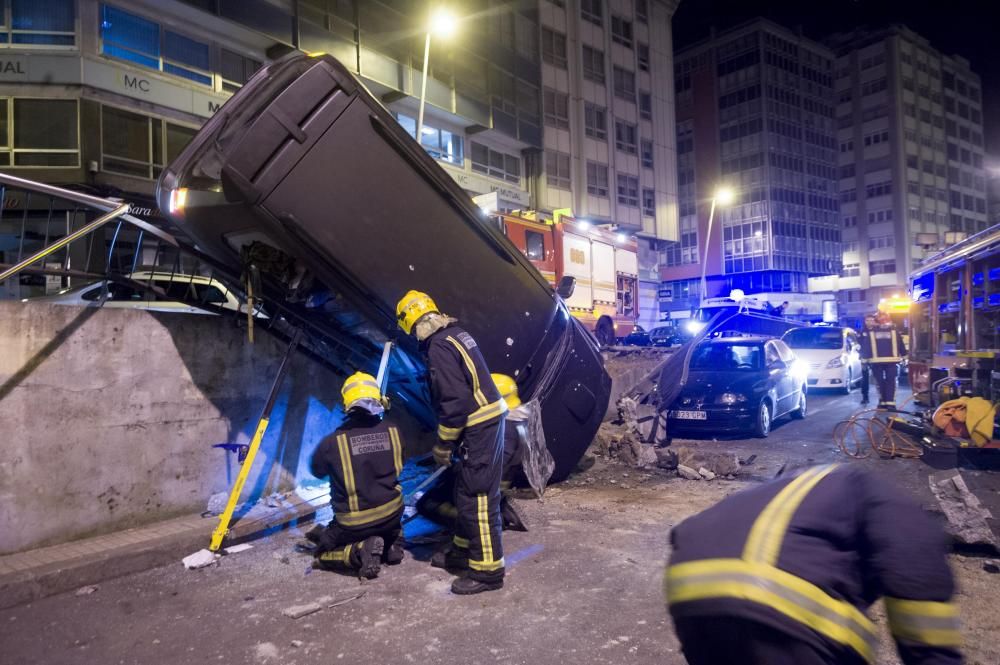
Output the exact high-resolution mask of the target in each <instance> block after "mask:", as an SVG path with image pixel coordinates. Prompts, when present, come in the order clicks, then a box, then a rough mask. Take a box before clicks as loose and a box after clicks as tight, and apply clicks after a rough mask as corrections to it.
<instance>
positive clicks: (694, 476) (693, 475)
mask: <svg viewBox="0 0 1000 665" xmlns="http://www.w3.org/2000/svg"><path fill="white" fill-rule="evenodd" d="M677 475H678V476H680V477H681V478H684V479H685V480H701V479H702V478H701V474H700V473H698V472H697V471H695V470H694V469H692V468H691V467H689V466H685V465H683V464H678V465H677Z"/></svg>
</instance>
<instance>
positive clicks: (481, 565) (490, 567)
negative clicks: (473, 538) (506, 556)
mask: <svg viewBox="0 0 1000 665" xmlns="http://www.w3.org/2000/svg"><path fill="white" fill-rule="evenodd" d="M503 567H504V561H503V558H500V559H499V560H497V561H473V560H472V559H469V568H472V569H473V570H478V571H481V572H486V573H491V572H493V571H494V570H500V569H501V568H503Z"/></svg>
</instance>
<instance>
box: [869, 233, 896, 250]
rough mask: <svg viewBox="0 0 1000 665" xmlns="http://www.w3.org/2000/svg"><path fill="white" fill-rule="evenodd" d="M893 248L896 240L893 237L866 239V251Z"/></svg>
mask: <svg viewBox="0 0 1000 665" xmlns="http://www.w3.org/2000/svg"><path fill="white" fill-rule="evenodd" d="M895 246H896V239H895V238H894V237H893V236H874V237H871V238H869V239H868V249H886V248H888V247H895Z"/></svg>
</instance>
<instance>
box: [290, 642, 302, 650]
mask: <svg viewBox="0 0 1000 665" xmlns="http://www.w3.org/2000/svg"><path fill="white" fill-rule="evenodd" d="M291 645H292V648H293V649H298V648H300V647H301V646H302V640H292V642H291Z"/></svg>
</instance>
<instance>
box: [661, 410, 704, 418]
mask: <svg viewBox="0 0 1000 665" xmlns="http://www.w3.org/2000/svg"><path fill="white" fill-rule="evenodd" d="M670 415H671V416H673V417H674V418H678V419H680V420H705V419H706V418H707V417H708V416H707V414H706V413H705V412H704V411H673V412H671V414H670Z"/></svg>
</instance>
